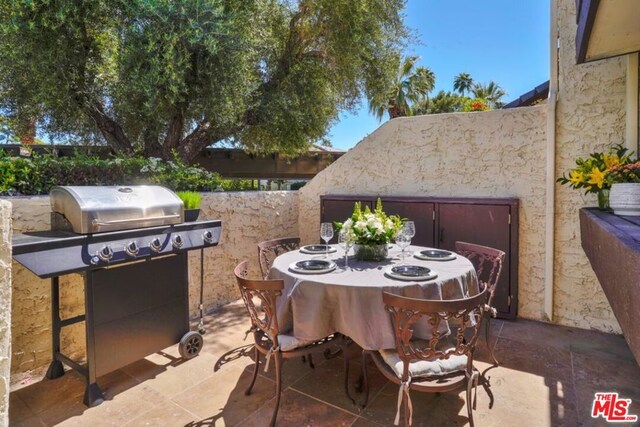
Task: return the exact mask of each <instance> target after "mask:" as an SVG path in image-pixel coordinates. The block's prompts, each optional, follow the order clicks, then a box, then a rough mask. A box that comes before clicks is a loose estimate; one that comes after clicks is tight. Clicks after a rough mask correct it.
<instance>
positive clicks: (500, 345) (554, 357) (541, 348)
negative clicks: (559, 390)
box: [494, 337, 571, 382]
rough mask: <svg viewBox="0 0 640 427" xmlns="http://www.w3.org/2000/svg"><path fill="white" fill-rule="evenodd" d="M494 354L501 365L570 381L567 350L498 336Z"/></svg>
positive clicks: (569, 364) (569, 361)
mask: <svg viewBox="0 0 640 427" xmlns="http://www.w3.org/2000/svg"><path fill="white" fill-rule="evenodd" d="M494 354H495V356H496V359H498V362H500V366H501V367H505V368H509V369H513V370H518V371H522V372H528V373H531V374H535V375H538V376H541V377H545V378H556V379H559V380H562V381H566V382H571V355H570V352H569V350H565V349H558V348H554V347H547V346H545V345H544V344H543V343H538V344H533V343H531V342H520V341H515V340H512V339H507V338H503V337H500V339H498V342H497V344H496V346H495V348H494Z"/></svg>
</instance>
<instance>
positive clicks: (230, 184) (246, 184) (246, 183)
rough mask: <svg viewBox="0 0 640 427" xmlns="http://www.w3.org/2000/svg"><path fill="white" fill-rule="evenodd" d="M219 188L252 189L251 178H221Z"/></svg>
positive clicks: (232, 189) (231, 189) (229, 189)
mask: <svg viewBox="0 0 640 427" xmlns="http://www.w3.org/2000/svg"><path fill="white" fill-rule="evenodd" d="M220 189H222V190H224V191H254V190H255V188H254V186H253V180H252V179H223V180H221V182H220Z"/></svg>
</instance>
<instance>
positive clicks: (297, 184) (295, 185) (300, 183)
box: [291, 181, 307, 191]
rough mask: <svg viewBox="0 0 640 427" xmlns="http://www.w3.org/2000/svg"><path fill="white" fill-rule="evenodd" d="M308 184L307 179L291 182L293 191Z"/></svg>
mask: <svg viewBox="0 0 640 427" xmlns="http://www.w3.org/2000/svg"><path fill="white" fill-rule="evenodd" d="M306 184H307V182H306V181H296V182H293V183H291V190H293V191H297V190H299V189H301V188H302V187H304V186H305V185H306Z"/></svg>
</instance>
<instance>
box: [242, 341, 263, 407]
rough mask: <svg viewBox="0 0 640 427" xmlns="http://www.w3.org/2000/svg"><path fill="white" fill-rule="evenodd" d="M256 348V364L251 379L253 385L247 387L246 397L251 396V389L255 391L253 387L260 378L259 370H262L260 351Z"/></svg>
mask: <svg viewBox="0 0 640 427" xmlns="http://www.w3.org/2000/svg"><path fill="white" fill-rule="evenodd" d="M254 348H255V358H256V364H255V365H254V367H253V378H251V384H249V387H247V389H246V390H245V391H244V395H245V396H248V395H250V394H251V389H253V385H254V384H255V383H256V378H257V377H258V369H260V351H259V350H258V347H257V346H256V347H254Z"/></svg>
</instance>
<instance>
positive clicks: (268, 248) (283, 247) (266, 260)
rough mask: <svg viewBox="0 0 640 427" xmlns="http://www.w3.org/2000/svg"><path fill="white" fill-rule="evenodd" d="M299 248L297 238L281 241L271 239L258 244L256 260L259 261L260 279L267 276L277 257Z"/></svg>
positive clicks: (298, 239)
mask: <svg viewBox="0 0 640 427" xmlns="http://www.w3.org/2000/svg"><path fill="white" fill-rule="evenodd" d="M299 247H300V238H299V237H287V238H283V239H273V240H267V241H264V242H260V243H258V260H259V261H260V271H261V272H262V278H263V279H266V278H267V276H269V270H270V269H271V265H272V264H273V260H274V259H276V257H277V256H278V255H281V254H283V253H285V252H289V251H293V250H296V249H298V248H299Z"/></svg>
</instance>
